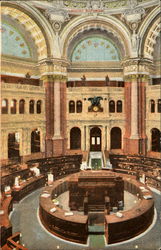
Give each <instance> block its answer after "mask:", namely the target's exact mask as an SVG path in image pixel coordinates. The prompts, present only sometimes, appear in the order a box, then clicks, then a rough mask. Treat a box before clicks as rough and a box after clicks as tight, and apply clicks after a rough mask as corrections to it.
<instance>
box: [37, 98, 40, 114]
mask: <svg viewBox="0 0 161 250" xmlns="http://www.w3.org/2000/svg"><path fill="white" fill-rule="evenodd" d="M36 111H37V114H41V100H38V101H37V105H36Z"/></svg>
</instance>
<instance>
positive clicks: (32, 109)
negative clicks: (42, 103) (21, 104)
mask: <svg viewBox="0 0 161 250" xmlns="http://www.w3.org/2000/svg"><path fill="white" fill-rule="evenodd" d="M34 105H35V102H34V100H30V103H29V113H30V114H34Z"/></svg>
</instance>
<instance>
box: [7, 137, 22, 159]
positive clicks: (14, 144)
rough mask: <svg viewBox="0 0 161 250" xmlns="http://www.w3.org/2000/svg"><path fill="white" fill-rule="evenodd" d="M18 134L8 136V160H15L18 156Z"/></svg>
mask: <svg viewBox="0 0 161 250" xmlns="http://www.w3.org/2000/svg"><path fill="white" fill-rule="evenodd" d="M19 142H20V138H19V133H10V134H8V158H9V159H11V158H17V157H19V156H20V151H19Z"/></svg>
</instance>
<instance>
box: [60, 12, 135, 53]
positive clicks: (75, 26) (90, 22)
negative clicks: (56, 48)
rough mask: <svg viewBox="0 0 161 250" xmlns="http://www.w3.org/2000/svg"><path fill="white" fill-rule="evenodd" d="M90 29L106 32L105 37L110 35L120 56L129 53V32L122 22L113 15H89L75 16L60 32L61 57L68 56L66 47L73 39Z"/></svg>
mask: <svg viewBox="0 0 161 250" xmlns="http://www.w3.org/2000/svg"><path fill="white" fill-rule="evenodd" d="M90 30H94V31H96V30H98V31H99V32H102V33H106V37H107V36H108V35H110V36H111V37H112V38H113V39H114V40H115V41H117V44H118V46H119V47H120V51H121V53H122V57H124V56H129V55H130V49H131V42H130V32H129V31H128V29H127V28H126V27H125V26H124V24H123V23H122V22H121V21H119V20H118V19H116V18H115V17H113V16H110V17H108V16H106V17H105V16H97V18H95V17H94V16H89V17H85V18H84V17H77V18H75V19H74V20H71V21H70V22H69V23H68V24H67V25H66V27H65V28H64V30H63V31H62V33H61V36H60V38H61V44H62V47H61V49H62V54H63V57H65V58H67V57H68V48H69V47H70V44H71V43H73V41H74V40H75V39H77V40H78V38H79V37H80V36H81V34H83V33H84V32H86V33H87V32H89V31H90Z"/></svg>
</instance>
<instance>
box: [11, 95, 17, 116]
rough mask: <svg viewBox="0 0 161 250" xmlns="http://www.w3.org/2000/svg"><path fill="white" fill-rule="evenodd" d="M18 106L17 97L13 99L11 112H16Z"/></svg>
mask: <svg viewBox="0 0 161 250" xmlns="http://www.w3.org/2000/svg"><path fill="white" fill-rule="evenodd" d="M16 106H17V101H16V100H15V99H13V100H12V101H11V114H16V108H17V107H16Z"/></svg>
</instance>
